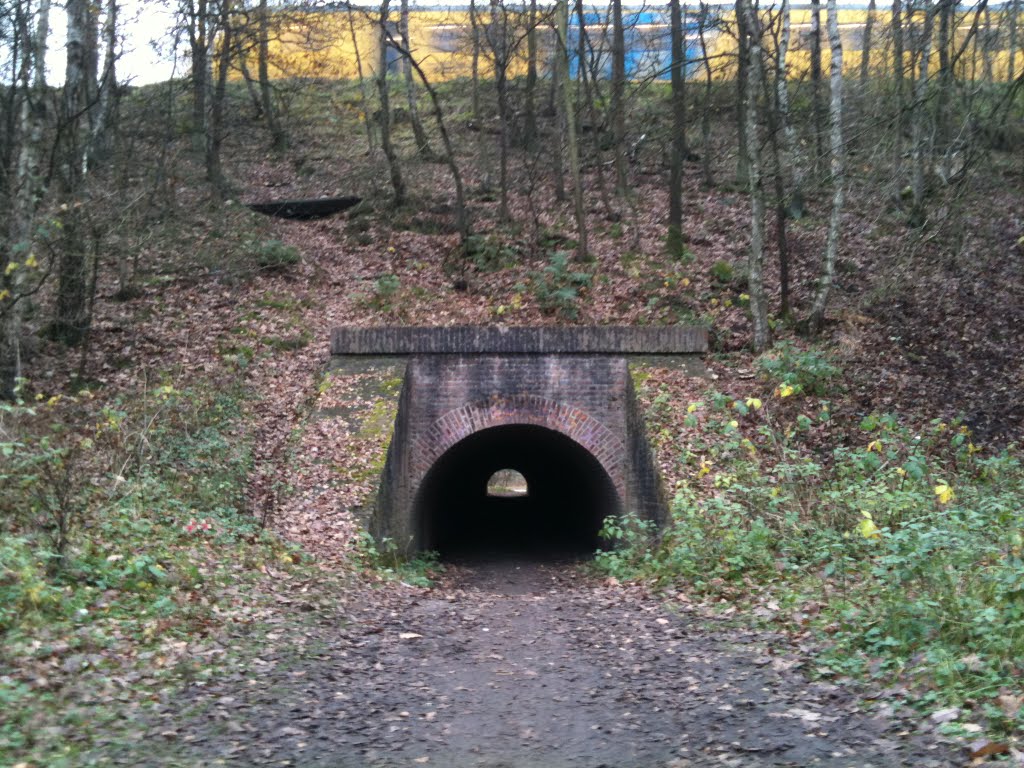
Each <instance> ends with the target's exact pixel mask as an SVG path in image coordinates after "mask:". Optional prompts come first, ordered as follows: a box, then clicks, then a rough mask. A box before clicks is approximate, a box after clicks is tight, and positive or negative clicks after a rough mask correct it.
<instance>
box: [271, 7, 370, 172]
mask: <svg viewBox="0 0 1024 768" xmlns="http://www.w3.org/2000/svg"><path fill="white" fill-rule="evenodd" d="M349 22H350V23H352V12H351V10H349ZM256 34H257V37H258V41H257V54H256V69H257V77H259V81H260V107H261V109H260V111H261V112H262V113H263V119H264V120H266V121H267V130H268V131H270V146H271V148H272V149H274V150H275V151H278V152H280V151H282V150H284V149H285V148H286V147H287V146H288V134H287V133H286V132H285V130H284V128H282V127H281V121H280V120H279V119H278V115H277V105H275V104H274V91H273V88H272V87H271V84H270V67H269V60H270V51H269V48H270V18H269V13H268V11H267V0H259V7H258V8H257V10H256ZM352 44H353V45H356V38H355V35H354V34H353V35H352ZM356 60H357V62H358V64H359V81H360V86H361V85H362V80H363V71H362V70H363V66H362V61H361V60H360V59H359V49H358V48H356ZM364 114H365V110H364Z"/></svg>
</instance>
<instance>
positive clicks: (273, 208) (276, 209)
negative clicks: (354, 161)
mask: <svg viewBox="0 0 1024 768" xmlns="http://www.w3.org/2000/svg"><path fill="white" fill-rule="evenodd" d="M360 202H362V198H361V197H353V196H349V197H318V198H315V199H313V200H278V201H275V202H270V203H249V207H250V208H252V210H254V211H256V213H262V214H265V215H267V216H276V217H277V218H279V219H299V220H302V221H308V220H309V219H324V218H327V217H328V216H333V215H334V214H336V213H341V212H342V211H347V210H348V209H349V208H353V207H355V206H357V205H359V203H360Z"/></svg>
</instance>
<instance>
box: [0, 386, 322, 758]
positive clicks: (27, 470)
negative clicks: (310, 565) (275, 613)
mask: <svg viewBox="0 0 1024 768" xmlns="http://www.w3.org/2000/svg"><path fill="white" fill-rule="evenodd" d="M90 401H91V396H90V395H89V394H88V393H82V394H80V395H78V396H76V397H75V398H71V397H65V398H58V397H53V398H50V399H49V400H46V399H45V398H42V397H40V399H39V400H38V401H37V402H35V403H32V404H26V403H16V404H10V403H9V404H3V405H0V454H2V456H3V462H2V464H0V507H2V508H3V509H4V510H6V511H7V514H6V515H5V516H4V518H3V519H2V520H0V525H2V527H3V528H2V535H0V640H2V644H3V647H4V649H5V666H6V667H8V668H9V669H12V670H16V671H14V672H13V673H11V674H7V673H5V674H4V675H3V676H0V702H2V703H3V705H4V710H5V713H6V714H5V717H4V718H3V719H2V721H0V754H3V755H13V754H18V755H23V756H24V757H25V759H29V760H32V761H36V762H37V763H38V764H39V765H47V766H60V765H76V764H80V763H78V762H77V757H78V755H80V753H81V752H82V751H84V750H87V749H88V748H89V746H90V743H91V740H92V739H93V738H94V737H96V736H99V735H103V736H104V738H113V737H115V736H116V734H117V732H118V728H120V727H122V725H123V723H122V720H123V717H124V711H125V707H131V708H132V709H138V708H140V707H141V708H142V710H145V707H146V706H147V705H146V701H147V700H155V699H156V694H155V692H156V691H159V690H163V689H164V688H166V687H170V688H172V689H173V688H174V687H175V686H177V685H180V682H181V681H182V680H187V679H197V678H198V679H202V678H204V677H206V676H208V675H211V674H213V673H214V667H211V665H209V664H208V663H207V661H206V660H205V659H204V657H201V656H197V655H194V654H192V653H189V652H188V651H187V647H188V646H189V645H190V644H192V647H195V644H196V643H202V642H203V638H204V637H206V636H207V635H209V634H211V632H212V630H213V628H214V627H215V626H217V625H218V624H221V623H223V622H224V621H225V620H229V619H230V618H231V617H233V616H239V615H241V614H245V613H247V612H249V611H252V610H253V609H254V607H255V606H256V605H258V604H259V602H260V601H261V599H262V598H261V593H260V590H259V588H258V584H257V582H258V581H259V580H261V579H263V578H265V574H266V573H267V572H268V569H270V568H272V569H274V570H276V571H278V572H280V571H282V570H286V569H292V568H295V567H297V564H298V563H299V562H300V561H301V560H302V558H301V556H300V554H299V553H298V551H297V550H296V549H295V548H294V547H293V546H292V545H288V544H286V543H284V542H282V541H280V540H279V539H277V538H276V537H274V536H272V535H271V534H269V533H268V532H266V531H263V530H261V529H260V527H259V526H258V524H257V523H256V521H255V520H254V518H253V517H252V516H251V515H250V514H248V513H247V512H246V511H245V509H244V506H245V489H246V477H247V473H248V471H249V468H250V464H251V451H250V442H249V440H248V439H247V438H245V437H244V433H243V432H242V431H241V430H240V420H241V417H242V412H243V407H244V405H245V394H244V392H242V391H241V390H227V391H225V390H221V391H214V390H211V389H208V388H206V387H204V386H203V385H202V384H201V383H200V382H194V383H193V386H192V387H191V388H189V389H183V390H179V389H176V388H175V387H174V386H172V385H171V384H166V385H163V386H161V387H158V388H156V389H155V390H153V391H150V392H148V393H147V394H146V395H145V396H144V397H141V398H136V399H133V400H131V401H127V400H126V401H124V402H118V403H116V404H114V405H111V406H108V407H105V408H102V409H98V408H97V409H92V408H90V407H89V406H90V405H91V402H90ZM90 412H91V414H90ZM97 413H98V414H99V415H98V416H97ZM81 414H90V415H86V416H82V415H81ZM299 567H301V566H299ZM125 680H130V681H132V685H131V689H130V690H128V691H126V690H125V689H124V684H125V683H124V681H125ZM84 722H88V723H89V727H88V728H84V729H83V728H80V727H79V726H80V724H81V723H84Z"/></svg>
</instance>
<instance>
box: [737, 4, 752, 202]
mask: <svg viewBox="0 0 1024 768" xmlns="http://www.w3.org/2000/svg"><path fill="white" fill-rule="evenodd" d="M747 22H748V19H747V12H746V10H745V9H744V0H736V57H737V59H736V90H737V94H736V129H737V130H736V132H737V136H738V139H739V150H740V151H739V152H738V153H737V155H736V182H737V183H738V184H740V185H741V186H744V187H746V186H749V185H750V153H749V152H748V151H747V125H748V123H749V121H748V120H747V106H748V105H747V90H748V85H749V83H748V82H747V81H748V80H749V79H750V72H749V70H750V51H748V50H747V46H748V45H749V44H750V36H749V34H748V32H747Z"/></svg>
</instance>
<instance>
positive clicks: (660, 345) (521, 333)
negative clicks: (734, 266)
mask: <svg viewBox="0 0 1024 768" xmlns="http://www.w3.org/2000/svg"><path fill="white" fill-rule="evenodd" d="M707 348H708V332H707V330H706V329H704V328H695V327H691V326H685V325H665V326H645V327H633V326H613V325H599V326H590V327H586V326H583V327H580V326H574V327H562V326H550V327H539V328H536V327H522V326H500V325H487V326H452V327H447V328H432V327H409V326H393V327H392V326H388V327H383V328H356V327H345V328H335V329H334V331H333V332H332V334H331V354H334V355H450V354H461V355H486V354H501V355H687V354H700V353H702V352H705V351H706V350H707Z"/></svg>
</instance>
